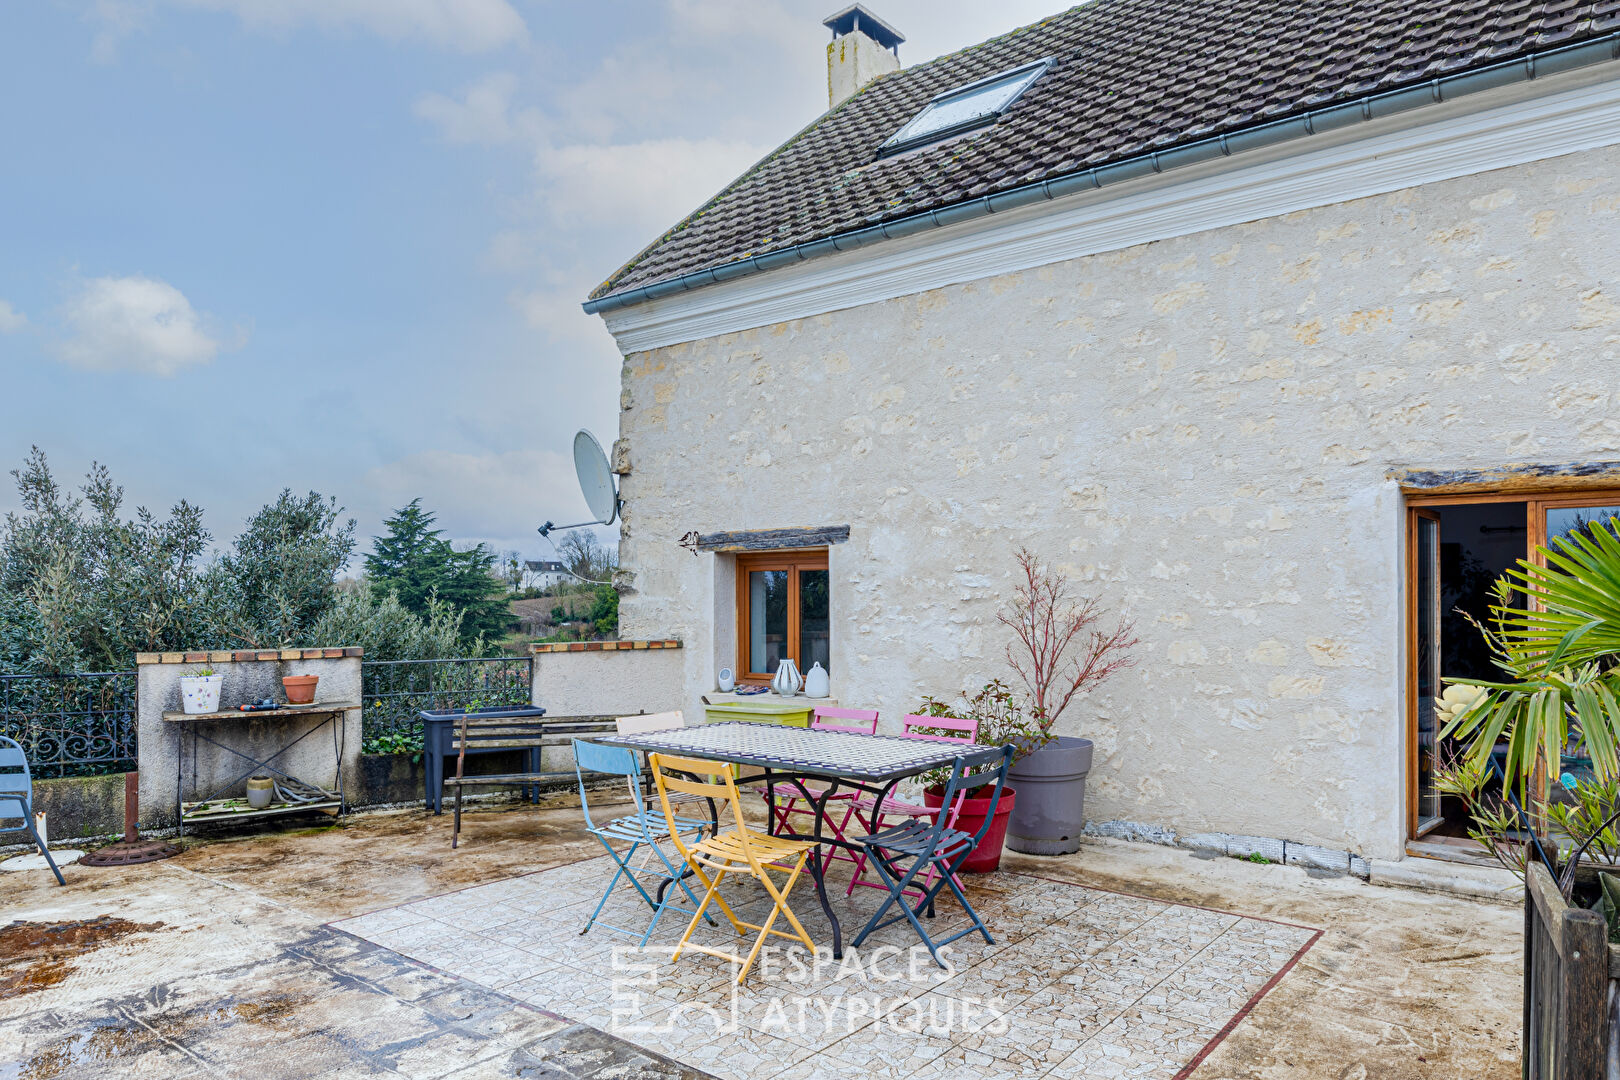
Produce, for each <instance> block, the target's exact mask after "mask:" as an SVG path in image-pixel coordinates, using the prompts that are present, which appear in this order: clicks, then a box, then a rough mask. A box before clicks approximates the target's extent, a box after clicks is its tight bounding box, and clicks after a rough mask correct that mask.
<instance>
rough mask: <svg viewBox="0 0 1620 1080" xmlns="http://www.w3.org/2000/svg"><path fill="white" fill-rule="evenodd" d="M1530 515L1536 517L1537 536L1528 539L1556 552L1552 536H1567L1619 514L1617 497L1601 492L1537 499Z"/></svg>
mask: <svg viewBox="0 0 1620 1080" xmlns="http://www.w3.org/2000/svg"><path fill="white" fill-rule="evenodd" d="M1604 496H1607V497H1604ZM1531 516H1532V517H1533V518H1536V519H1537V521H1536V525H1537V526H1538V532H1539V535H1537V536H1534V537H1532V538H1531V539H1532V541H1533V544H1534V545H1539V546H1541V547H1547V548H1551V549H1553V550H1554V551H1556V550H1557V549H1558V545H1557V544H1555V543H1554V542H1553V541H1554V540H1555V539H1557V538H1559V537H1562V538H1564V539H1570V538H1572V537H1573V536H1574V535H1575V534H1577V533H1581V532H1585V531H1586V530H1587V529H1590V528H1591V527H1592V526H1594V525H1609V524H1610V519H1611V518H1615V517H1620V498H1615V497H1614V495H1613V493H1612V492H1605V493H1603V495H1601V496H1597V497H1594V496H1591V495H1586V496H1578V495H1567V496H1564V497H1562V498H1557V499H1538V500H1536V501H1535V502H1534V503H1532V504H1531ZM1610 527H1611V528H1613V527H1614V526H1612V525H1611V526H1610Z"/></svg>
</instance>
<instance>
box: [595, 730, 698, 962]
mask: <svg viewBox="0 0 1620 1080" xmlns="http://www.w3.org/2000/svg"><path fill="white" fill-rule="evenodd" d="M574 773H575V775H576V776H577V777H578V779H579V807H580V809H581V810H582V811H584V813H585V828H586V829H587V830H589V831H590V834H591V835H592V836H594V837H596V839H597V840H598V841H599V842H600V843H601V845H602V847H603V848H605V849H606V850H607V853H608V856H609V857H610V858H612V860H613V862H614V865H615V869H614V871H613V878H612V880H610V881H609V882H608V884H607V888H606V889H604V890H602V899H600V900H599V901H597V903H596V909H595V910H594V911H592V912H591V917H590V918H589V919H586V920H585V926H584V928H583V929H581V930H580V933H581V934H586V933H589V932H590V929H591V927H593V926H595V925H597V923H598V921H599V918H598V917H599V916H600V915H601V914H602V908H603V907H605V906H606V905H607V902H608V898H609V897H611V896H612V895H613V889H614V886H616V885H618V884H619V881H620V879H621V878H622V879H623V880H625V881H628V882H629V883H630V884H631V885H632V886H633V887H634V888H635V890H636V893H637V894H638V895H639V896H640V897H641V899H642V900H644V901H646V903H647V906H648V907H649V908H651V909H652V913H653V916H652V921H651V922H649V923H648V924H647V929H646V930H645V931H642V930H631V929H628V928H626V927H623V926H615V925H613V924H612V923H610V922H606V921H602V922H601V925H602V926H605V927H606V928H607V929H609V930H614V931H617V932H618V933H621V934H627V935H629V936H630V937H633V938H640V939H641V940H640V941H639V942H638V946H645V945H646V944H647V942H648V940H649V939H651V937H652V935H653V931H654V930H655V929H657V927H658V920H659V919H661V918H663V916H664V912H665V911H666V910H670V909H672V908H673V909H674V910H676V911H680V912H683V913H685V914H687V915H695V914H696V913H697V910H698V898H697V896H696V895H695V894H694V893H693V892H692V890H691V888H690V887H689V886H688V885H687V884H686V881H685V878H686V876H687V875H689V874H690V873H691V871H690V870H689V869H688V868H687V867H686V866H685V865H684V862H685V860H683V859H679V858H677V859H676V860H674V861H671V860H670V857H669V855H668V854H667V853H666V852H665V851H664V848H663V844H662V843H661V841H670V840H671V838H670V823H669V822H668V821H666V820H665V819H664V815H663V813H662V812H661V811H660V812H657V813H649V812H648V810H647V806H646V804H645V803H644V802H643V801H642V798H641V757H640V755H639V754H637V753H636V752H635V751H634V750H627V749H625V748H623V747H619V746H599V745H597V744H596V743H591V742H585V741H583V740H581V739H575V740H574ZM586 773H597V774H599V775H600V774H606V775H609V776H622V777H624V779H625V783H626V785H627V786H628V787H629V789H630V798H631V800H632V801H633V802H634V803H635V807H636V812H635V813H634V814H630V815H627V816H625V817H620V818H614V819H613V820H612V821H608V822H605V823H603V824H601V825H598V824H597V823H596V821H595V820H594V819H593V818H592V817H591V804H590V798H589V796H588V795H587V793H586V788H585V774H586ZM674 823H675V828H676V829H677V830H678V831H679V832H680V834H681V836H682V837H686V836H692V837H694V838H695V839H701V838H702V836H703V834H704V833H706V832H710V831H711V830H712V829H713V827H714V825H713V822H712V821H702V820H700V819H697V818H684V817H677V818H675V819H674ZM615 844H619V845H626V844H628V845H629V846H628V847H624V846H620V847H615V846H614V845H615ZM638 852H645V853H651V854H654V855H656V856H657V862H656V863H654V862H653V861H652V860H651V859H648V860H646V862H645V864H644V865H642V866H632V865H631V860H632V859H634V858H635V856H636V854H637V853H638ZM660 864H661V865H662V867H663V868H662V869H659V865H660ZM643 877H646V878H648V879H650V880H651V881H652V883H653V887H654V888H655V889H656V893H654V892H649V891H648V887H647V885H645V884H643V882H642V880H641V879H642V878H643ZM671 886H675V888H671ZM676 888H678V889H679V890H680V891H681V892H683V893H685V894H686V898H687V899H688V900H690V901H691V902H692V906H691V907H682V906H681V905H679V904H676V903H674V902H673V901H674V899H675V896H676ZM704 917H705V918H707V919H708V921H709V925H710V926H713V925H714V920H713V919H712V918H709V917H708V916H707V915H705V916H704Z"/></svg>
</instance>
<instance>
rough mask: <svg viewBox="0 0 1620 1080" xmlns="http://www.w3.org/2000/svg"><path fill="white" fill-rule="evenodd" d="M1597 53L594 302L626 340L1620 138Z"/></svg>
mask: <svg viewBox="0 0 1620 1080" xmlns="http://www.w3.org/2000/svg"><path fill="white" fill-rule="evenodd" d="M1613 68H1614V65H1612V64H1603V65H1599V66H1597V67H1593V68H1585V69H1581V70H1578V71H1573V72H1569V73H1568V74H1564V75H1555V76H1548V77H1545V78H1542V79H1537V80H1535V81H1533V82H1529V83H1522V84H1519V85H1515V86H1510V87H1504V88H1502V89H1501V90H1496V91H1487V92H1483V93H1479V94H1473V95H1469V96H1468V97H1465V98H1462V99H1459V100H1458V101H1455V102H1451V103H1448V104H1444V105H1437V106H1434V107H1432V108H1428V109H1420V110H1415V111H1413V112H1410V113H1404V114H1401V115H1399V116H1394V117H1390V118H1388V119H1385V120H1375V121H1372V122H1370V123H1367V124H1362V125H1357V126H1355V127H1353V128H1346V129H1343V130H1342V131H1340V132H1335V133H1332V134H1328V135H1320V136H1314V137H1312V138H1310V139H1308V140H1297V141H1293V142H1290V143H1286V144H1283V145H1282V146H1279V147H1274V148H1270V149H1267V150H1258V151H1253V152H1250V153H1248V154H1243V155H1238V156H1235V157H1232V158H1227V159H1221V160H1218V161H1212V162H1210V163H1208V164H1205V165H1198V166H1191V167H1188V168H1185V169H1179V170H1175V171H1173V172H1170V173H1166V174H1163V175H1160V176H1154V177H1147V178H1144V179H1143V180H1141V181H1139V182H1135V183H1127V184H1121V185H1119V186H1118V187H1110V188H1105V189H1102V190H1099V191H1093V192H1085V193H1082V194H1078V195H1073V196H1068V197H1066V198H1063V199H1058V200H1054V201H1052V202H1049V203H1041V204H1037V205H1034V206H1029V207H1025V208H1022V209H1019V210H1014V211H1010V212H1008V213H1005V214H997V215H994V216H992V217H986V218H981V219H978V220H975V221H971V222H965V223H963V224H961V225H954V226H949V227H947V228H943V229H937V230H931V231H929V232H926V233H922V234H919V235H917V236H913V237H907V238H905V239H900V240H890V241H885V242H883V243H881V244H874V245H870V246H867V247H862V248H859V249H857V250H855V251H851V252H848V253H847V254H842V255H830V256H826V257H824V258H820V259H816V260H813V261H810V262H807V263H805V264H804V265H802V266H790V267H785V268H783V269H780V270H772V271H770V272H768V273H764V274H758V275H754V276H750V277H746V278H741V279H739V280H737V281H734V282H727V283H723V284H718V285H709V286H706V287H704V288H702V289H695V290H693V291H691V292H688V293H681V294H676V295H673V296H668V297H662V298H660V299H656V300H649V301H646V302H644V303H640V304H635V305H632V306H629V307H624V308H619V309H617V310H614V311H609V312H604V313H603V315H602V318H603V321H604V322H605V323H606V324H607V327H608V330H609V331H611V332H612V334H613V337H614V339H615V341H617V343H618V346H619V350H620V352H623V353H625V354H630V353H635V352H643V351H645V350H648V349H657V348H662V347H663V346H666V345H674V344H678V343H680V342H683V341H696V340H700V339H703V338H708V337H716V336H718V335H721V334H729V333H735V332H737V331H740V330H749V329H753V328H755V327H760V326H769V325H771V324H773V323H779V322H785V321H788V320H791V319H803V318H809V317H812V316H815V315H822V314H825V313H827V312H831V311H839V310H842V309H845V308H851V307H857V306H859V305H861V304H870V303H875V302H878V301H882V300H892V299H894V298H895V297H898V296H907V295H910V294H912V293H918V292H925V291H927V290H929V289H937V288H940V287H941V286H945V285H958V284H962V283H964V282H968V281H975V280H978V279H981V278H987V277H993V276H995V275H998V274H1008V273H1014V272H1016V271H1020V270H1029V269H1032V268H1034V267H1037V266H1045V265H1048V264H1050V263H1054V262H1061V261H1063V260H1066V259H1074V258H1079V257H1081V256H1084V255H1095V254H1098V253H1100V252H1105V251H1117V250H1120V249H1122V248H1127V247H1132V246H1134V245H1136V244H1143V243H1148V242H1151V241H1154V240H1167V239H1170V238H1171V237H1176V236H1185V235H1188V234H1190V233H1196V232H1202V231H1205V230H1207V229H1218V228H1223V227H1225V226H1229V225H1237V224H1241V223H1242V222H1246V221H1257V220H1260V219H1263V218H1268V217H1276V216H1279V215H1282V214H1289V213H1293V212H1295V211H1298V210H1307V209H1310V208H1312V207H1317V206H1330V205H1333V204H1334V203H1341V202H1349V201H1351V200H1353V199H1360V198H1366V197H1367V196H1370V195H1380V194H1385V193H1387V192H1391V191H1399V190H1401V189H1402V188H1409V187H1415V186H1417V185H1420V184H1431V183H1435V182H1437V181H1441V180H1450V179H1453V178H1455V177H1459V176H1467V175H1470V174H1473V173H1480V172H1487V171H1489V170H1492V169H1500V168H1506V167H1508V166H1512V165H1522V164H1525V163H1527V162H1531V161H1539V160H1542V159H1545V158H1551V157H1558V156H1560V155H1562V154H1570V153H1575V152H1577V151H1580V150H1590V149H1594V148H1596V147H1600V146H1609V145H1613V144H1615V143H1620V78H1617V77H1616V72H1615V71H1614V70H1613Z"/></svg>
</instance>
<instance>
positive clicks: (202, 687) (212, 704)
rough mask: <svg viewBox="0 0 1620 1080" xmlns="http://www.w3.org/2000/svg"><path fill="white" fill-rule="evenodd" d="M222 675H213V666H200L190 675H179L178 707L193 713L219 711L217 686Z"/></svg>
mask: <svg viewBox="0 0 1620 1080" xmlns="http://www.w3.org/2000/svg"><path fill="white" fill-rule="evenodd" d="M224 681H225V677H224V676H223V675H215V674H214V669H213V668H202V669H201V670H199V671H193V672H192V673H191V674H190V675H182V676H180V708H181V709H182V710H183V711H184V712H187V713H191V714H193V715H195V714H197V713H211V712H218V711H219V687H220V684H221V683H223V682H224Z"/></svg>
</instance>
